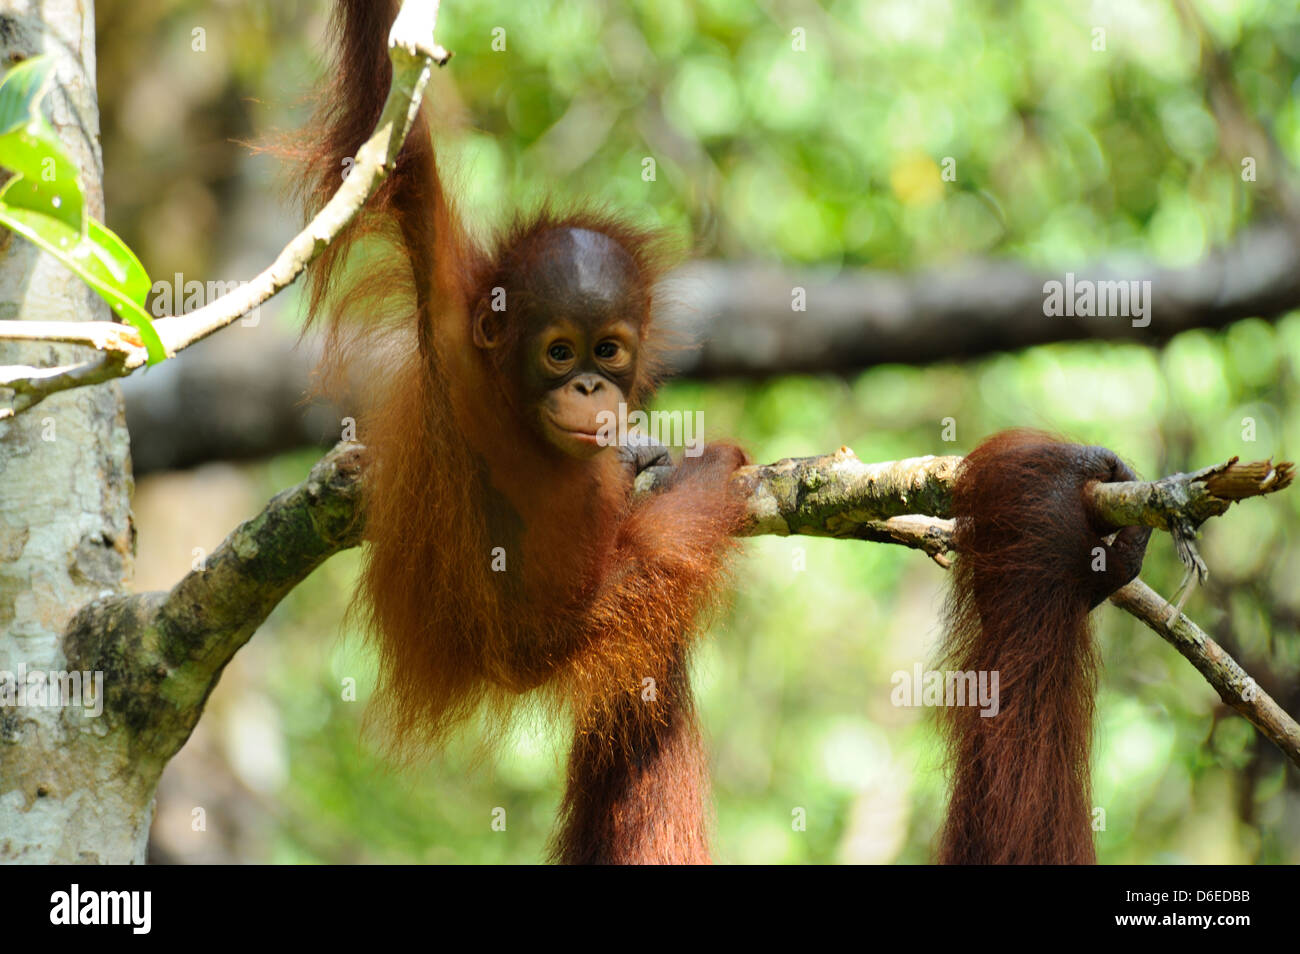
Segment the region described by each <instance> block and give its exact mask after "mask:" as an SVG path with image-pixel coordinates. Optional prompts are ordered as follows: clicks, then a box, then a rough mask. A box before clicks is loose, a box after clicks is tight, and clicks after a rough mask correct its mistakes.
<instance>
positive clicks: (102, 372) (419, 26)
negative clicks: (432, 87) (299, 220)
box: [0, 0, 450, 418]
mask: <svg viewBox="0 0 1300 954" xmlns="http://www.w3.org/2000/svg"><path fill="white" fill-rule="evenodd" d="M438 5H439V0H406V2H405V3H404V4H403V5H402V9H401V11H400V12H399V13H398V15H397V18H396V20H394V22H393V27H392V30H391V32H390V34H389V40H388V55H389V59H390V60H392V63H393V78H392V83H391V85H390V87H389V90H388V98H387V99H386V100H385V102H384V107H383V112H382V113H381V115H380V117H379V123H378V125H376V127H375V131H374V133H372V134H371V136H370V138H369V139H367V140H366V141H365V142H364V143H362V145H361V148H360V149H358V150H357V154H356V160H355V162H354V163H353V165H352V168H351V169H350V170H349V171H348V173H347V175H346V176H345V177H343V178H342V181H341V184H340V186H339V189H338V191H337V192H335V193H334V195H333V196H331V198H330V200H329V201H328V202H327V203H326V204H325V206H324V208H322V209H321V210H320V212H318V213H317V214H316V215H315V217H313V218H312V220H311V221H310V222H309V223H308V224H307V227H306V228H305V229H303V230H302V231H301V232H299V233H298V234H297V235H296V236H294V237H293V238H292V239H291V240H290V241H289V244H288V245H286V246H285V247H284V249H283V250H282V251H281V252H280V254H279V255H277V256H276V258H275V261H273V262H272V263H271V265H270V266H269V267H267V268H266V269H264V270H263V271H262V272H261V273H260V274H259V275H257V276H256V277H255V278H253V279H252V280H251V281H249V282H246V283H241V284H240V285H239V286H238V287H236V288H234V289H233V290H231V291H230V292H228V293H226V294H224V295H222V296H221V297H219V298H217V299H216V300H215V301H212V302H209V303H208V304H207V305H205V306H203V307H202V308H198V309H196V310H194V311H192V312H188V313H186V314H183V315H168V316H165V317H162V318H159V319H158V320H157V321H155V322H154V329H155V330H156V331H157V332H158V337H159V338H160V339H162V343H163V347H164V348H165V349H166V351H167V353H168V354H169V355H174V354H175V353H176V352H178V351H182V350H184V349H185V348H188V347H189V346H190V345H193V344H194V343H196V342H198V341H201V340H203V339H204V338H206V337H208V336H209V335H211V334H213V333H214V332H216V331H219V330H220V329H222V328H225V327H227V326H228V325H231V324H233V323H234V322H235V321H237V320H238V319H239V318H241V317H243V316H244V315H246V314H248V313H249V312H250V311H252V310H253V309H254V308H257V307H258V306H260V305H262V304H264V303H265V302H266V301H268V300H269V299H271V298H272V297H273V296H275V295H276V294H278V293H279V292H280V291H281V290H283V289H284V288H286V287H288V286H289V285H290V284H292V283H293V282H294V281H295V280H296V279H297V278H298V276H299V275H300V274H302V272H303V270H304V269H305V268H306V267H307V266H308V265H310V264H311V263H312V262H313V261H314V260H315V259H316V257H317V256H319V255H320V254H321V252H323V251H324V250H325V248H326V247H328V246H329V244H330V243H331V242H332V241H334V239H335V238H337V237H338V236H339V235H340V234H341V233H342V232H343V230H344V229H345V228H346V227H347V225H348V223H350V222H351V221H352V220H353V219H354V218H355V217H356V215H357V213H358V212H360V211H361V209H362V207H363V206H364V205H365V204H366V202H367V201H368V200H369V198H370V197H371V196H372V195H373V194H374V193H375V191H376V190H377V189H378V188H379V185H380V183H382V182H383V180H384V178H385V177H386V176H387V175H388V173H389V172H390V171H391V170H392V168H393V165H394V163H395V162H396V160H397V154H398V152H400V150H401V148H402V143H403V142H405V141H406V136H407V133H408V132H410V129H411V126H412V125H413V124H414V122H415V116H416V114H417V113H418V111H419V108H420V100H421V98H422V97H423V95H424V88H425V86H426V85H427V84H428V81H429V75H430V72H431V70H432V67H433V64H435V63H437V64H443V63H446V62H447V60H448V59H449V58H450V54H449V53H448V52H447V51H446V50H445V49H443V48H442V47H441V46H439V45H438V44H437V43H435V42H434V39H433V35H434V27H435V25H436V23H437V18H438ZM342 172H343V170H340V175H342ZM90 324H92V323H90V322H72V321H70V322H56V321H43V322H3V323H0V339H3V338H10V339H13V340H27V341H58V342H72V343H76V344H87V345H90V346H91V347H94V348H95V349H96V350H97V351H99V352H100V353H99V354H98V355H96V356H95V357H92V358H89V359H87V360H86V361H85V362H82V363H80V364H76V365H71V366H68V367H66V368H58V369H40V368H12V367H11V368H8V369H6V370H7V371H8V374H7V377H6V380H4V381H2V382H0V387H6V388H9V389H11V390H12V391H13V392H14V395H13V398H12V400H11V401H10V403H9V406H8V407H3V408H0V418H4V417H11V416H13V415H14V414H19V413H21V412H22V411H25V410H27V409H28V408H30V407H32V406H34V405H36V404H38V403H39V402H40V401H42V400H44V399H45V398H46V397H48V396H49V395H51V394H55V393H57V392H59V391H64V390H67V389H69V388H74V387H84V386H87V385H91V384H102V383H103V382H105V381H111V380H113V379H114V378H121V377H125V376H127V375H129V374H131V373H133V372H134V371H136V370H137V369H139V368H140V367H142V366H144V364H145V363H146V359H147V357H148V356H147V354H146V353H145V350H144V346H143V343H142V342H141V341H140V337H139V335H138V334H137V333H136V332H135V329H133V328H131V327H130V326H129V325H122V324H116V323H113V322H96V323H93V324H96V325H99V326H100V327H101V328H103V329H104V330H99V329H95V330H88V329H87V328H86V327H85V326H86V325H90ZM15 326H22V327H15Z"/></svg>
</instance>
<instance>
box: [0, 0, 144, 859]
mask: <svg viewBox="0 0 1300 954" xmlns="http://www.w3.org/2000/svg"><path fill="white" fill-rule="evenodd" d="M0 17H2V18H3V20H2V21H0V25H2V26H3V27H4V29H2V30H0V53H2V54H3V59H2V60H0V62H2V64H3V65H4V66H6V67H7V66H9V65H10V64H12V63H13V62H15V61H16V60H17V59H19V58H26V57H31V56H34V55H36V54H39V53H45V54H48V55H49V56H50V57H52V58H53V59H54V61H55V64H56V71H55V82H54V85H53V87H52V88H51V90H50V93H49V94H48V96H47V97H46V101H47V103H48V104H49V108H50V111H51V113H52V118H53V122H54V127H55V128H56V129H57V130H58V132H59V135H60V138H61V139H62V140H63V144H64V146H65V147H66V148H67V149H68V151H69V153H70V154H71V155H72V156H73V158H74V159H75V160H76V162H77V164H78V165H79V167H80V169H81V173H82V184H83V186H84V188H85V192H86V209H87V212H88V213H89V214H91V215H94V216H96V217H97V218H101V219H102V218H103V214H104V201H103V193H102V191H101V188H100V182H101V178H102V175H101V170H102V166H101V157H100V152H99V111H98V105H97V102H96V98H95V79H94V77H95V34H94V22H95V16H94V5H93V3H92V2H90V0H45V2H44V3H42V4H40V5H35V4H31V3H19V2H15V0H3V2H0ZM0 317H3V318H5V319H17V320H29V321H40V320H46V321H49V320H64V321H75V320H79V319H80V320H84V319H86V318H90V317H93V318H95V319H99V320H107V319H108V317H109V316H108V309H107V307H106V306H105V305H104V304H103V302H102V301H101V300H100V299H99V298H98V297H97V296H96V295H95V294H94V293H93V292H91V291H90V289H89V288H88V287H87V286H86V285H85V284H84V283H83V282H82V281H81V280H80V279H78V278H77V277H76V276H74V275H73V274H72V273H71V272H69V271H67V270H66V269H65V268H63V266H61V265H59V264H58V263H57V262H56V261H55V260H54V259H53V258H51V257H50V256H48V255H45V254H44V253H42V252H39V251H38V250H37V249H36V248H35V246H33V245H31V244H29V243H27V242H25V241H23V240H22V239H20V238H18V237H16V236H14V235H12V234H10V233H9V232H7V231H5V232H3V234H0ZM89 354H90V351H89V349H87V348H84V347H79V346H76V345H67V344H55V343H28V342H0V364H18V363H26V364H33V365H40V366H52V365H56V364H64V363H68V362H70V361H73V360H77V359H85V358H86V357H87V356H88V355H89ZM130 490H131V467H130V456H129V447H128V444H127V435H126V429H125V427H124V416H123V411H122V397H121V393H120V390H119V388H118V386H117V385H116V384H115V383H112V384H105V385H99V386H96V387H88V388H82V389H80V390H77V391H74V392H70V393H65V394H59V395H56V396H54V397H52V398H51V399H50V400H49V402H48V403H46V404H45V406H44V407H42V408H41V409H40V411H39V412H37V413H34V414H31V415H26V416H22V417H19V418H18V419H15V420H7V421H2V422H0V670H4V671H10V672H15V671H17V670H18V669H19V668H20V667H25V668H26V669H27V670H29V671H30V670H42V671H51V670H54V671H59V670H63V669H66V668H68V667H67V663H66V660H65V658H64V650H63V643H62V635H63V632H64V629H65V627H66V626H67V624H68V621H69V620H70V619H71V617H72V615H73V614H74V613H75V612H76V611H77V609H78V607H80V606H81V605H82V604H84V603H85V602H87V601H88V600H90V599H93V598H94V597H96V596H101V595H104V594H119V593H121V592H122V591H123V588H124V585H125V583H126V580H127V579H128V578H129V576H130V573H131V562H132V556H133V549H134V547H133V535H132V526H131V516H130ZM132 741H133V739H132V737H131V735H130V734H129V733H128V732H126V731H125V730H124V729H121V728H119V729H117V730H113V731H108V730H107V727H106V726H105V725H104V723H103V722H102V721H101V720H97V719H94V718H90V717H87V716H85V715H84V714H83V712H82V710H80V709H59V708H45V707H30V706H29V707H12V706H10V707H5V708H2V709H0V862H27V863H50V862H131V861H138V860H140V859H142V858H143V857H144V849H145V843H146V840H147V838H148V834H149V822H150V817H151V813H152V799H153V790H154V785H155V783H156V782H157V778H158V771H159V768H160V766H157V765H150V766H149V767H147V768H145V767H141V766H139V765H138V764H136V763H135V760H134V759H133V758H132V756H131V752H130V749H129V746H130V743H131V742H132ZM90 846H93V848H91V847H90Z"/></svg>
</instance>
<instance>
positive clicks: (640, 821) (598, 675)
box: [301, 0, 744, 862]
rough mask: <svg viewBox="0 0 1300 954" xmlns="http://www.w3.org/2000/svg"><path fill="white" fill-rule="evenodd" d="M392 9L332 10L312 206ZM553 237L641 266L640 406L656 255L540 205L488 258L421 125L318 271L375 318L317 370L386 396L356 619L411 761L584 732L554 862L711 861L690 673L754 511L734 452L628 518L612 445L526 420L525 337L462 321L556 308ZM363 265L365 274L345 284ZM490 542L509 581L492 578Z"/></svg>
mask: <svg viewBox="0 0 1300 954" xmlns="http://www.w3.org/2000/svg"><path fill="white" fill-rule="evenodd" d="M395 10H396V4H394V3H390V2H378V0H376V2H367V0H344V2H340V3H339V4H338V7H337V10H336V20H335V31H336V33H337V42H338V50H339V53H338V62H337V63H336V64H335V67H334V70H333V77H334V81H333V84H332V85H331V88H330V89H329V90H328V91H326V93H325V94H324V97H323V103H324V106H323V108H322V109H321V110H320V111H319V113H318V116H317V118H316V120H315V122H314V123H313V124H312V126H311V127H310V132H309V135H310V136H311V140H310V142H311V146H310V148H306V149H304V150H303V153H302V155H301V159H302V160H303V164H304V175H303V178H302V180H301V183H302V189H303V193H304V199H305V203H306V205H307V207H308V208H309V209H315V208H318V207H319V206H320V205H321V204H322V203H323V202H324V201H325V199H327V198H328V197H329V196H330V195H331V194H332V193H333V192H334V191H335V188H336V187H337V184H338V181H339V179H338V176H339V175H340V173H341V171H342V170H343V168H344V161H345V160H346V159H347V158H348V157H350V156H352V155H353V153H354V152H355V150H356V148H357V146H358V145H359V144H360V143H361V141H362V140H363V139H364V138H365V137H366V136H367V135H369V133H370V132H371V130H372V129H373V126H374V123H375V120H376V119H377V117H378V115H379V111H380V107H381V105H382V101H383V98H384V94H385V92H386V90H387V88H388V79H389V75H390V67H389V64H388V59H387V52H386V47H387V44H386V37H387V33H388V28H389V25H390V24H391V22H392V18H393V16H394V14H395ZM559 227H578V228H585V229H589V230H591V231H595V232H600V233H602V234H604V235H606V236H608V237H610V238H612V239H614V240H615V241H616V242H617V243H618V244H619V245H620V246H621V247H622V248H623V249H624V250H625V251H626V252H627V253H628V254H630V255H631V256H632V258H633V260H634V262H635V271H636V275H637V278H638V283H637V285H638V288H639V294H640V295H641V297H642V298H643V299H644V309H643V314H640V315H635V316H630V317H631V318H633V319H635V321H636V322H637V325H638V327H639V331H640V336H641V338H642V362H641V368H642V370H641V373H640V374H639V375H638V377H637V380H636V381H635V384H634V386H633V387H632V388H631V392H630V394H629V395H628V401H629V404H631V405H632V406H636V405H637V404H638V403H639V402H641V401H643V400H644V399H645V398H646V397H647V396H648V395H649V394H650V393H651V391H652V389H653V385H654V383H655V382H654V365H655V361H654V356H655V352H656V349H657V346H658V344H659V341H660V336H658V335H657V334H656V331H655V329H654V327H653V323H652V315H651V306H652V295H653V289H654V287H655V282H656V280H657V279H658V278H659V277H660V275H661V273H662V271H663V268H664V266H665V263H666V262H667V256H666V254H665V251H664V250H665V247H666V246H665V242H664V241H663V238H662V237H661V236H659V235H657V234H655V233H652V232H649V231H646V230H642V229H638V228H635V227H633V226H631V225H628V224H627V223H625V222H623V221H622V220H619V219H617V218H615V217H613V216H609V215H606V214H603V213H596V212H566V213H557V212H555V211H553V210H543V211H542V212H540V213H538V214H535V215H533V216H530V217H527V218H521V219H520V220H519V221H518V222H517V223H516V224H515V225H514V226H512V227H511V228H510V229H508V230H507V231H506V234H505V235H503V236H502V237H501V238H500V239H499V240H498V241H497V242H495V243H494V244H492V245H491V246H488V247H483V246H480V245H479V244H478V243H476V242H475V241H473V240H472V239H471V238H470V237H469V236H468V235H467V234H466V232H465V231H464V229H463V228H462V227H461V225H460V223H459V221H458V219H457V217H456V215H455V212H454V209H453V208H452V207H451V203H450V202H449V200H448V197H447V196H446V195H445V194H444V192H443V187H442V185H441V181H440V179H439V175H438V170H437V161H436V158H435V156H434V151H433V147H432V144H431V140H430V137H429V130H428V127H427V125H426V124H425V122H424V120H423V119H421V120H420V122H419V123H418V124H417V126H416V128H415V129H414V130H413V131H412V133H411V136H410V139H409V140H408V143H407V145H406V146H405V148H404V149H403V152H402V154H401V156H400V158H399V160H398V163H397V168H396V169H395V171H394V173H393V174H392V176H391V177H390V178H389V180H388V181H387V182H386V183H385V184H384V186H383V188H382V190H381V192H380V193H379V194H378V195H377V196H376V197H375V199H374V200H372V202H371V204H370V206H369V207H368V208H367V210H366V212H365V215H364V218H363V219H362V220H361V221H360V222H359V223H357V225H356V227H354V228H353V229H352V230H351V231H350V232H349V233H348V235H347V236H346V240H345V242H343V243H342V244H339V245H336V246H334V247H331V248H330V249H329V250H328V251H327V252H326V254H325V256H323V258H322V259H321V260H320V261H318V262H317V263H316V264H315V265H314V266H313V268H312V272H311V278H312V282H313V284H312V298H311V306H312V312H313V314H314V313H316V312H317V311H319V310H321V308H322V306H323V305H324V303H325V302H326V300H327V299H329V300H331V301H332V302H335V303H338V304H337V306H336V307H337V309H338V310H337V311H336V314H337V313H341V312H348V311H351V312H358V311H363V310H364V311H365V312H366V317H367V319H368V321H367V322H366V323H365V327H364V328H363V329H362V330H361V331H360V332H353V331H349V330H348V327H349V326H346V325H344V324H341V323H339V322H338V321H337V319H336V320H335V321H334V323H332V324H331V326H330V328H329V340H328V344H327V358H326V362H327V365H328V366H330V367H331V368H332V369H333V370H334V371H336V372H337V371H338V369H340V368H344V369H351V370H355V369H356V368H357V367H361V366H367V365H368V366H369V367H371V368H373V370H372V371H371V372H370V374H369V375H368V376H367V381H368V384H369V386H371V387H374V388H375V389H376V390H377V391H379V392H380V393H379V397H378V399H377V400H376V401H375V402H374V403H373V406H372V407H371V408H370V409H369V410H367V411H366V412H365V413H364V415H363V416H362V418H361V422H360V426H359V429H358V439H359V440H361V441H362V442H363V443H365V444H366V445H367V448H368V453H369V455H370V456H369V463H368V472H367V481H366V485H367V486H366V540H367V542H368V546H367V548H366V553H365V557H364V562H363V567H362V570H361V578H360V582H359V587H358V591H357V596H356V600H355V603H354V611H355V612H356V613H357V614H359V616H360V617H361V619H362V621H363V622H364V624H365V627H366V629H367V631H368V632H369V633H370V635H371V636H372V638H373V639H374V642H375V644H376V645H377V647H378V651H379V655H380V661H381V676H380V684H379V686H378V688H377V690H376V694H375V698H376V700H377V704H378V706H379V708H380V710H381V711H382V712H383V714H384V715H386V716H387V721H389V722H390V723H391V725H392V727H393V730H394V732H393V737H394V738H395V740H396V742H395V745H396V746H397V748H399V749H400V750H402V751H404V752H405V753H407V754H412V753H416V752H419V751H423V750H425V749H427V748H428V747H430V746H436V745H438V744H439V743H441V742H442V741H443V740H444V739H445V738H446V735H447V733H448V732H449V731H450V730H451V729H453V728H454V727H455V726H456V725H457V724H459V723H460V722H462V721H463V720H464V719H465V718H466V717H467V716H469V715H470V714H472V713H474V712H476V711H479V710H480V709H483V708H486V710H487V711H488V712H489V713H490V714H493V715H495V716H497V717H498V725H499V724H500V719H503V718H504V717H505V716H506V715H508V713H509V711H510V709H511V708H512V707H513V705H514V704H515V703H516V702H517V701H518V700H519V698H520V697H521V694H523V693H526V692H531V693H532V697H534V698H541V699H542V700H543V701H544V702H547V703H549V704H550V705H551V707H552V709H553V711H554V712H555V713H556V714H561V713H563V714H567V715H570V716H571V717H572V718H573V719H574V721H575V741H574V745H573V749H572V753H571V756H570V760H569V768H568V780H567V781H568V785H567V788H566V793H565V796H564V801H563V804H562V807H561V825H560V830H559V833H558V836H557V838H556V841H555V845H554V848H553V852H554V855H555V857H556V858H557V859H559V860H562V861H566V862H700V861H707V860H708V849H707V843H706V838H705V827H706V826H705V821H704V819H705V802H706V791H707V784H706V779H705V771H704V761H703V756H702V750H701V748H700V743H699V735H698V730H697V728H696V724H695V718H694V708H693V704H692V700H691V694H690V687H689V683H688V680H687V662H688V655H689V649H690V642H691V633H692V630H693V627H694V622H695V620H696V618H697V616H698V615H699V613H700V612H701V611H702V610H704V609H705V608H706V607H707V606H708V605H709V604H710V602H711V600H712V598H713V597H714V595H715V594H716V593H717V591H718V588H719V583H720V578H721V575H722V573H723V571H724V565H725V560H726V556H727V554H728V553H729V552H730V551H731V549H732V547H733V542H732V534H733V533H734V531H735V530H736V529H737V528H738V526H739V524H740V521H741V519H742V517H743V512H744V507H743V502H742V500H741V499H740V498H739V497H738V496H737V495H736V493H735V492H734V491H732V490H730V489H729V484H728V478H729V476H730V474H731V472H732V471H734V469H735V468H736V467H737V466H739V464H740V463H742V462H743V461H744V455H743V453H742V452H740V451H739V450H737V449H736V448H734V447H730V446H726V445H713V446H711V447H710V448H708V449H707V450H706V452H705V453H704V455H703V456H701V457H698V458H694V459H692V458H688V459H687V460H686V461H685V462H684V463H683V464H682V465H681V466H680V467H679V468H678V469H677V471H676V472H675V473H674V475H673V476H672V477H671V478H670V481H669V484H668V486H667V488H666V489H664V490H663V491H661V492H658V493H656V494H654V495H652V496H650V497H649V498H647V499H645V500H644V501H641V502H637V503H633V502H631V499H630V491H631V473H630V472H629V470H628V469H627V468H626V466H625V465H624V464H623V463H621V462H620V461H619V459H618V458H617V456H616V455H615V453H614V452H613V451H610V450H606V451H604V452H602V453H601V454H599V455H597V456H595V457H594V458H592V459H590V460H579V459H573V458H566V457H561V456H557V455H556V454H555V453H554V452H549V451H548V449H547V447H546V446H545V445H544V444H543V442H541V441H540V440H538V439H537V437H536V435H535V434H534V433H533V432H532V431H530V430H529V429H528V428H527V427H525V426H524V425H523V424H522V423H521V417H520V413H521V411H522V410H523V409H521V408H519V407H517V406H516V400H515V394H514V389H513V384H514V382H512V381H511V380H510V379H509V375H507V374H506V373H505V371H504V368H503V366H502V364H501V363H500V362H501V358H500V356H501V355H509V354H511V353H512V348H514V347H515V344H516V343H515V342H514V341H513V340H512V339H511V335H512V334H518V333H519V332H518V329H517V328H515V327H514V326H512V325H511V324H510V323H509V322H507V323H506V325H505V328H504V330H503V334H504V338H503V339H502V341H501V342H500V345H499V346H498V347H494V348H491V349H488V350H480V349H479V348H476V347H475V346H474V343H473V341H472V321H473V317H474V315H475V314H476V313H477V312H478V311H479V310H480V309H482V308H483V307H484V303H485V301H486V299H487V297H488V295H489V294H490V292H491V289H493V288H494V287H495V286H498V285H503V284H507V283H510V282H513V283H514V284H513V285H512V288H513V289H514V291H512V295H515V294H516V293H518V294H521V295H525V296H526V295H530V294H542V293H543V291H544V289H535V288H534V287H533V286H534V284H536V283H534V282H532V279H533V278H534V277H535V276H536V275H537V273H538V272H539V271H540V270H539V269H537V268H530V262H532V261H533V260H534V257H535V256H537V255H539V254H540V253H542V252H543V251H545V250H546V248H547V243H548V242H553V241H555V240H554V238H553V236H554V234H555V230H556V229H557V228H559ZM349 252H351V253H353V255H354V257H355V256H356V255H359V254H365V253H369V258H368V259H367V262H366V264H365V266H364V267H363V268H361V269H354V274H355V276H356V277H355V278H354V279H353V280H352V281H351V282H350V283H348V284H347V285H346V286H341V285H340V283H339V281H338V280H337V277H338V276H339V275H340V267H341V265H342V264H343V261H344V259H345V258H346V257H347V256H348V255H349ZM356 273H360V274H356ZM517 300H518V299H517V298H516V299H512V304H514V303H516V302H517ZM394 309H396V311H394ZM384 315H389V316H390V317H392V318H394V319H395V320H392V321H388V322H384V321H383V320H382V319H383V316H384ZM497 547H500V548H502V550H503V551H504V554H505V559H506V561H507V563H506V566H507V569H506V572H504V573H501V572H494V571H493V569H492V560H493V554H494V548H497Z"/></svg>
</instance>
